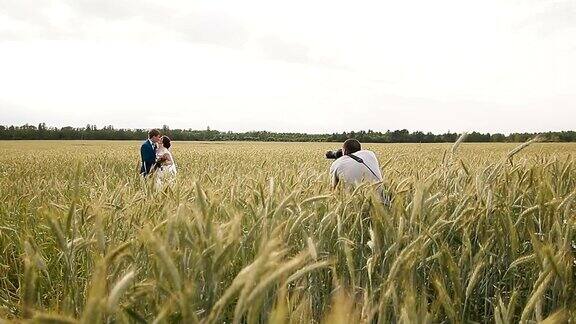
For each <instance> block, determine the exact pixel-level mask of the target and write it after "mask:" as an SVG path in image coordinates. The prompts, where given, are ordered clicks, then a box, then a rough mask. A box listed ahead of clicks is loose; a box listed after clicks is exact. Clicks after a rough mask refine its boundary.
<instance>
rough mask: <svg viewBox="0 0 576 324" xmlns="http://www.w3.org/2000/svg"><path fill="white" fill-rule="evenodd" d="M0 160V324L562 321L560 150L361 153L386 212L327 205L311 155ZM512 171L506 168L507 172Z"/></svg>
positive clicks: (125, 151) (369, 202) (90, 151)
mask: <svg viewBox="0 0 576 324" xmlns="http://www.w3.org/2000/svg"><path fill="white" fill-rule="evenodd" d="M138 145H139V144H138V143H134V142H112V143H108V142H66V143H61V142H11V143H6V144H5V145H4V146H3V147H2V149H0V195H1V196H2V198H3V200H2V202H1V203H0V247H1V249H0V318H4V319H7V320H21V319H34V320H36V321H38V322H63V323H75V322H93V323H101V322H104V321H105V322H130V323H141V322H150V323H165V322H166V323H167V322H186V323H221V322H227V323H230V322H231V323H244V322H248V323H260V322H272V323H302V322H306V323H334V322H337V323H360V322H363V323H389V322H417V323H432V322H453V323H463V322H471V321H473V322H481V323H493V322H496V323H517V322H536V321H547V322H550V323H559V322H566V321H570V320H571V321H574V320H575V319H576V317H575V316H576V315H575V310H576V308H575V307H576V306H575V302H576V300H575V298H576V297H575V296H576V282H575V280H576V277H575V272H574V267H575V265H576V263H575V258H574V257H575V252H576V234H575V227H576V202H575V199H576V171H575V170H574V163H575V158H574V153H576V145H574V144H562V145H561V144H539V143H530V145H522V146H519V147H516V146H514V145H507V144H467V143H462V141H460V140H459V141H458V142H457V143H456V144H455V145H453V146H450V145H417V144H405V145H367V147H368V148H370V149H372V150H374V151H375V152H376V153H377V155H378V157H379V158H380V161H381V162H382V173H383V175H384V178H385V181H384V183H385V185H386V188H387V190H388V191H389V193H390V194H391V195H392V197H393V200H392V203H391V205H390V206H383V205H381V204H380V203H379V202H378V199H377V198H376V195H375V193H374V189H373V187H372V186H370V185H362V186H360V187H359V188H357V189H356V190H355V191H354V192H344V191H335V192H332V191H331V190H330V188H329V185H328V184H329V182H328V176H327V169H328V166H329V161H326V160H324V159H323V155H322V153H323V151H324V150H325V149H327V148H331V146H330V145H327V144H311V143H307V144H296V143H292V144H278V143H276V144H267V143H175V145H174V155H175V157H176V159H177V163H178V164H179V170H180V174H179V176H178V180H177V183H176V184H175V185H173V186H167V187H165V188H162V189H160V190H157V189H155V188H154V185H153V183H149V182H148V181H143V180H142V179H141V178H140V177H139V176H137V175H136V169H137V164H138ZM511 162H513V163H511Z"/></svg>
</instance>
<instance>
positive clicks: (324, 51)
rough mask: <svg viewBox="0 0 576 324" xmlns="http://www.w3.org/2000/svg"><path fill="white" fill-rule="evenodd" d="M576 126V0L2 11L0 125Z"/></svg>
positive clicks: (52, 5) (37, 4) (34, 2)
mask: <svg viewBox="0 0 576 324" xmlns="http://www.w3.org/2000/svg"><path fill="white" fill-rule="evenodd" d="M39 122H46V123H47V124H48V125H51V126H66V125H71V126H84V125H86V124H96V125H98V126H99V127H102V126H104V125H109V124H112V125H114V126H116V127H128V128H150V127H160V126H162V125H163V124H167V125H169V126H170V127H171V128H194V129H204V128H206V127H207V126H210V127H211V128H212V129H218V130H232V131H245V130H271V131H291V132H312V133H323V132H341V131H345V130H346V131H348V130H361V129H364V130H368V129H372V130H381V131H385V130H387V129H391V130H394V129H402V128H407V129H409V130H423V131H432V132H445V131H448V130H450V131H458V132H459V131H466V130H468V131H471V130H477V131H483V132H486V131H488V132H504V133H508V132H516V131H532V132H533V131H546V130H574V129H576V1H575V0H558V1H552V0H477V1H467V0H434V1H430V0H422V1H415V0H396V1H384V0H377V1H335V0H330V1H315V0H306V1H304V0H290V1H282V2H278V1H271V0H261V1H260V0H243V1H239V0H195V1H189V0H162V1H160V0H158V1H147V0H59V1H58V0H0V124H3V125H10V124H24V123H30V124H37V123H39Z"/></svg>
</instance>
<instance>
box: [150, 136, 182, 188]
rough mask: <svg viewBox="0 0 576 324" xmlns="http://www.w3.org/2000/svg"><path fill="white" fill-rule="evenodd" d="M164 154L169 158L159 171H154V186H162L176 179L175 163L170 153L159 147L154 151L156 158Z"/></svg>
mask: <svg viewBox="0 0 576 324" xmlns="http://www.w3.org/2000/svg"><path fill="white" fill-rule="evenodd" d="M165 154H168V155H169V156H170V161H167V162H165V164H163V165H162V166H161V167H160V168H159V169H157V170H156V172H155V173H156V184H157V185H162V184H163V183H172V182H173V181H174V179H175V178H176V173H177V171H176V163H175V162H174V158H173V157H172V152H170V150H168V149H167V148H165V147H163V146H160V147H159V148H157V149H156V158H159V157H161V156H163V155H165Z"/></svg>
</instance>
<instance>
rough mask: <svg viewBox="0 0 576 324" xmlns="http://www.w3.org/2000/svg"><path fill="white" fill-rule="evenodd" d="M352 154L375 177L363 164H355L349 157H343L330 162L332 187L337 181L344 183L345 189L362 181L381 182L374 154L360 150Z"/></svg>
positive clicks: (380, 174) (378, 166)
mask: <svg viewBox="0 0 576 324" xmlns="http://www.w3.org/2000/svg"><path fill="white" fill-rule="evenodd" d="M353 154H354V155H356V156H357V157H359V158H361V159H362V160H364V163H365V164H366V165H367V166H368V167H370V169H372V171H374V173H375V174H376V176H374V174H372V172H371V171H370V170H369V169H368V168H367V167H366V165H364V164H363V163H360V162H357V161H356V160H354V159H352V158H351V157H349V156H346V155H344V156H342V157H341V158H339V159H336V160H335V161H334V162H332V165H331V166H330V177H331V178H332V185H336V184H337V183H338V182H339V181H342V182H344V184H345V185H346V186H347V187H348V186H354V185H357V184H359V183H360V182H362V181H370V182H378V181H382V173H381V172H380V165H379V164H378V160H377V159H376V154H374V152H372V151H368V150H361V151H358V152H356V153H353Z"/></svg>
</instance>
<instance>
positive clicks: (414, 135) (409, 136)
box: [0, 123, 576, 143]
mask: <svg viewBox="0 0 576 324" xmlns="http://www.w3.org/2000/svg"><path fill="white" fill-rule="evenodd" d="M160 131H161V132H162V134H165V135H167V136H169V137H170V138H171V139H172V140H176V141H266V142H343V141H344V140H346V139H347V138H356V139H358V140H359V141H360V142H364V143H445V142H454V141H456V140H457V138H458V134H457V133H452V132H446V133H444V134H433V133H431V132H427V133H424V132H420V131H414V132H410V131H408V130H406V129H402V130H394V131H390V130H387V131H385V132H381V131H373V130H368V131H351V132H342V133H332V134H305V133H275V132H268V131H250V132H231V131H228V132H222V131H217V130H211V129H210V128H207V129H205V130H193V129H170V128H169V127H168V126H167V125H164V126H163V127H162V128H160ZM147 133H148V130H147V129H116V128H114V127H113V126H106V127H103V128H100V129H99V128H97V127H96V126H95V125H86V127H70V126H67V127H61V128H58V127H47V126H46V124H45V123H40V124H39V125H38V126H34V125H29V124H26V125H22V126H2V125H0V138H2V139H4V140H142V139H145V138H146V137H147ZM539 134H540V135H542V136H543V139H544V141H547V142H576V131H561V132H546V133H539ZM536 135H538V134H537V133H511V134H508V135H505V134H500V133H495V134H490V133H479V132H471V133H469V134H468V136H467V137H466V142H525V141H527V140H528V139H530V138H533V137H534V136H536Z"/></svg>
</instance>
